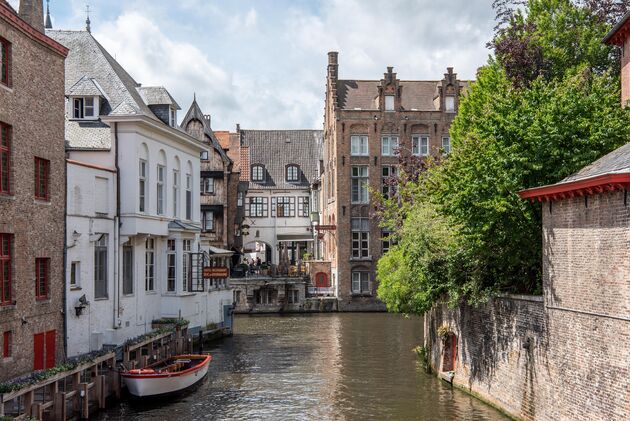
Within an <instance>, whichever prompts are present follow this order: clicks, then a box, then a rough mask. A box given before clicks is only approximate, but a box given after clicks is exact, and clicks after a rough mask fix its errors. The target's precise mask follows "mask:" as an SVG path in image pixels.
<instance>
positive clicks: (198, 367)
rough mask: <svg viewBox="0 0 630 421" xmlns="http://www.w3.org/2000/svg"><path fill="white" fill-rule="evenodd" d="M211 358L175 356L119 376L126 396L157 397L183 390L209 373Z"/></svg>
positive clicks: (204, 356)
mask: <svg viewBox="0 0 630 421" xmlns="http://www.w3.org/2000/svg"><path fill="white" fill-rule="evenodd" d="M211 360H212V357H211V356H210V355H176V356H173V357H171V358H168V359H166V360H163V361H159V362H157V363H154V364H151V365H148V366H146V367H145V368H143V369H134V370H129V371H125V372H123V373H121V376H122V377H123V379H124V381H125V384H126V385H127V389H128V390H129V393H131V394H132V395H134V396H138V397H148V396H158V395H164V394H167V393H173V392H179V391H181V390H184V389H186V388H188V387H190V386H192V385H194V384H195V383H197V382H198V381H200V380H201V379H203V378H204V377H205V375H206V374H207V373H208V365H209V364H210V361H211Z"/></svg>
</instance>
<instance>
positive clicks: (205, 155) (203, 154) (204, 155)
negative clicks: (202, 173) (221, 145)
mask: <svg viewBox="0 0 630 421" xmlns="http://www.w3.org/2000/svg"><path fill="white" fill-rule="evenodd" d="M208 157H209V155H208V151H201V153H200V154H199V159H201V160H202V161H207V160H208Z"/></svg>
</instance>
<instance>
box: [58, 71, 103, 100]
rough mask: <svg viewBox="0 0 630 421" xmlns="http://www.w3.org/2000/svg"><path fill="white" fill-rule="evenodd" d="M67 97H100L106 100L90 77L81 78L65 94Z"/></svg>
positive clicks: (100, 89) (98, 86)
mask: <svg viewBox="0 0 630 421" xmlns="http://www.w3.org/2000/svg"><path fill="white" fill-rule="evenodd" d="M66 95H67V96H102V97H104V98H107V95H105V92H103V89H102V88H101V87H100V85H99V84H98V82H97V81H96V80H95V79H93V78H90V77H87V76H83V77H82V78H81V79H79V80H78V81H77V83H75V84H74V85H72V86H71V87H70V89H68V91H67V92H66Z"/></svg>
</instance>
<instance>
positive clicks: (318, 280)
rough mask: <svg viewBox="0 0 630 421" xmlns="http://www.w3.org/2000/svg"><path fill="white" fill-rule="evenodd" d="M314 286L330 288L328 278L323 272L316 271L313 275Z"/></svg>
mask: <svg viewBox="0 0 630 421" xmlns="http://www.w3.org/2000/svg"><path fill="white" fill-rule="evenodd" d="M315 286H316V287H317V288H330V280H329V279H328V275H327V274H326V273H325V272H317V274H316V275H315Z"/></svg>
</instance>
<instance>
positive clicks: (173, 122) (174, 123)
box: [171, 108, 177, 127]
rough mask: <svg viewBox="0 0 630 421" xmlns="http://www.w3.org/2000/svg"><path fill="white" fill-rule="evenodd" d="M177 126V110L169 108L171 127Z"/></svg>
mask: <svg viewBox="0 0 630 421" xmlns="http://www.w3.org/2000/svg"><path fill="white" fill-rule="evenodd" d="M175 126H177V110H176V109H175V108H171V127H175Z"/></svg>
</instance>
